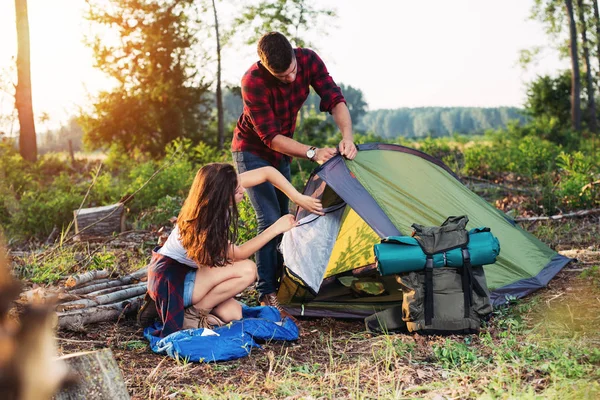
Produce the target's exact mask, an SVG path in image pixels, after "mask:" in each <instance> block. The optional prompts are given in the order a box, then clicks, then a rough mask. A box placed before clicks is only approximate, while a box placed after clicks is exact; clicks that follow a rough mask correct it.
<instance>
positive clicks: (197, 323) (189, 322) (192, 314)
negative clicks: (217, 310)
mask: <svg viewBox="0 0 600 400" xmlns="http://www.w3.org/2000/svg"><path fill="white" fill-rule="evenodd" d="M223 325H225V323H224V322H223V321H221V320H220V319H219V317H217V316H216V315H213V314H211V313H210V310H203V309H201V308H196V307H194V306H190V307H188V308H186V309H185V311H184V313H183V328H182V329H198V328H205V329H213V328H218V327H220V326H223Z"/></svg>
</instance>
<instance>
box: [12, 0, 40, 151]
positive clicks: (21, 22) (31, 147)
mask: <svg viewBox="0 0 600 400" xmlns="http://www.w3.org/2000/svg"><path fill="white" fill-rule="evenodd" d="M15 12H16V17H17V19H16V21H17V41H18V48H19V49H18V53H17V86H16V90H15V107H16V108H17V112H18V114H19V127H20V132H19V152H20V153H21V156H22V157H23V158H24V159H25V160H28V161H32V162H35V161H36V160H37V142H36V136H35V122H34V120H33V104H32V100H31V66H30V51H29V17H28V16H27V0H15Z"/></svg>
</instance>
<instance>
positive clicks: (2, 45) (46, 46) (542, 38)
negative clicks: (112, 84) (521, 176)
mask: <svg viewBox="0 0 600 400" xmlns="http://www.w3.org/2000/svg"><path fill="white" fill-rule="evenodd" d="M227 1H230V0H224V1H221V2H217V7H218V8H219V10H220V13H221V20H222V22H223V23H225V24H226V23H227V21H228V20H230V19H231V18H232V16H233V14H232V11H233V10H235V9H236V8H235V7H228V6H227V3H226V2H227ZM231 1H235V0H231ZM237 1H238V4H240V3H241V0H237ZM533 1H534V0H502V1H493V0H428V1H414V0H370V1H364V0H328V1H326V2H325V1H321V0H316V1H315V2H314V3H315V4H317V5H319V6H320V7H324V6H326V7H330V8H333V9H335V10H336V12H337V15H338V17H337V18H336V19H334V20H330V21H328V22H327V23H325V24H322V26H318V27H315V28H313V29H311V30H310V31H309V32H305V36H307V37H308V38H309V39H310V41H311V42H312V43H313V44H314V48H315V50H316V51H317V52H318V54H319V55H320V56H321V58H322V59H323V60H324V61H325V63H326V65H327V67H328V69H329V72H330V73H331V75H332V76H333V78H334V80H335V81H336V82H338V83H344V84H346V85H352V86H353V87H355V88H358V89H360V90H362V91H363V94H364V96H365V98H366V100H367V102H368V104H369V109H371V110H374V109H380V108H399V107H423V106H466V107H496V106H514V107H521V106H522V105H523V102H524V99H525V90H526V83H527V82H528V81H531V80H532V79H534V78H535V76H536V75H537V74H553V73H556V71H558V70H559V69H565V68H568V62H567V61H566V60H559V58H558V55H557V54H556V52H554V51H552V50H550V49H548V50H546V51H544V52H543V55H542V59H541V60H540V61H539V62H538V63H537V64H536V65H533V66H531V67H530V68H529V69H528V70H527V71H524V70H523V69H522V68H521V67H520V66H519V65H518V62H517V61H518V59H519V51H520V50H521V49H527V48H532V47H534V46H546V47H548V37H547V36H546V35H545V34H544V32H543V27H542V26H541V25H540V24H539V23H538V22H535V21H531V20H529V19H528V16H529V14H530V9H531V7H532V5H533ZM84 7H85V1H84V0H52V1H48V0H29V21H30V36H31V68H32V87H33V105H34V114H35V115H36V117H39V116H40V115H41V114H42V113H47V114H48V115H49V117H50V121H49V122H48V123H46V126H48V127H52V126H56V125H57V124H60V123H63V122H65V121H66V120H67V119H68V118H69V116H71V115H73V114H75V113H77V111H78V109H79V108H80V107H85V106H86V104H89V102H90V100H89V98H90V96H93V95H94V94H95V93H97V92H98V91H99V90H101V89H103V88H107V87H108V80H107V79H106V78H105V77H104V76H103V75H102V73H100V72H99V71H97V70H95V69H94V68H93V59H92V53H91V50H90V49H88V48H86V47H85V45H84V44H83V42H82V41H83V37H84V35H85V34H87V33H89V30H90V26H89V24H88V23H87V22H86V21H85V20H84V19H83V18H82V14H83V10H84ZM323 31H325V32H327V35H324V34H323V33H322V32H323ZM0 37H1V38H2V40H1V41H0V78H4V77H5V76H6V74H7V71H9V69H10V68H11V65H12V64H14V58H15V57H16V51H17V41H16V28H15V12H14V1H12V0H11V1H9V0H2V1H0ZM256 59H257V56H256V48H255V46H254V45H243V44H239V43H238V44H235V45H234V46H231V47H229V48H226V49H225V50H224V54H223V80H224V81H225V82H226V83H231V84H238V83H239V80H240V78H241V76H242V74H243V73H244V71H245V70H246V69H247V68H248V67H249V66H250V65H251V64H252V63H253V62H255V61H256ZM11 109H12V100H11V99H10V98H9V97H8V96H6V95H4V96H0V115H2V114H6V113H7V112H9V111H10V110H11ZM15 129H16V128H15Z"/></svg>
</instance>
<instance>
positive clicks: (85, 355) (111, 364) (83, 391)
mask: <svg viewBox="0 0 600 400" xmlns="http://www.w3.org/2000/svg"><path fill="white" fill-rule="evenodd" d="M60 359H61V360H63V361H64V362H66V363H67V365H68V366H69V368H70V369H71V371H72V372H73V373H74V374H76V378H77V383H76V384H74V385H72V386H70V387H69V388H66V389H63V390H61V391H60V392H58V394H57V395H56V396H55V397H54V398H55V399H56V400H75V399H77V400H79V399H129V398H130V397H129V393H128V392H127V386H126V385H125V382H124V381H123V375H122V374H121V370H120V369H119V365H118V364H117V361H116V360H115V358H114V356H113V353H112V351H111V350H110V349H108V348H106V349H102V350H98V351H87V352H81V353H74V354H69V355H66V356H63V357H61V358H60Z"/></svg>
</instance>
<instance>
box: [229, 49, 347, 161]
mask: <svg viewBox="0 0 600 400" xmlns="http://www.w3.org/2000/svg"><path fill="white" fill-rule="evenodd" d="M294 53H295V55H296V61H297V63H298V71H297V75H296V80H295V81H294V82H292V83H284V82H281V81H280V80H279V79H277V78H275V77H274V76H273V75H271V74H270V73H269V71H267V69H266V68H265V67H264V66H263V65H262V64H261V63H260V62H257V63H256V64H254V65H252V67H250V69H249V70H248V71H246V73H245V74H244V76H243V77H242V100H243V103H244V110H243V112H242V115H241V116H240V118H239V120H238V122H237V126H236V127H235V130H234V131H233V141H232V142H231V150H232V151H249V152H251V153H253V154H256V155H257V156H259V157H261V158H263V159H264V160H266V161H269V162H270V163H271V164H272V165H274V166H275V167H278V166H279V164H280V162H281V160H282V159H283V157H286V156H285V155H284V154H282V153H279V152H277V151H275V150H272V149H271V142H272V140H273V138H275V136H277V135H284V136H287V137H290V138H291V137H293V135H294V129H295V128H296V117H297V115H298V111H300V108H301V107H302V104H304V102H305V101H306V99H307V97H308V94H309V92H310V89H309V86H312V87H313V89H315V91H316V92H317V94H318V95H319V97H321V104H320V106H319V108H320V110H321V111H327V112H329V113H331V110H332V109H333V107H334V106H335V105H336V104H338V103H341V102H346V100H345V99H344V96H343V95H342V91H341V89H340V88H339V86H338V85H336V83H335V82H334V81H333V79H332V78H331V76H330V75H329V72H327V67H325V64H324V63H323V60H321V58H319V56H318V55H317V54H316V53H315V52H314V51H312V50H310V49H302V48H297V49H295V50H294Z"/></svg>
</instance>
